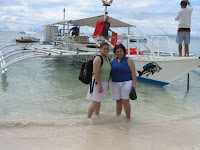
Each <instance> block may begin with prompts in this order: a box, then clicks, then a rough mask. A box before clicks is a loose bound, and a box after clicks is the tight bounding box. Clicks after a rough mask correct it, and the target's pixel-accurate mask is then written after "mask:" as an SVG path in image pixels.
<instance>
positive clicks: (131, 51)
mask: <svg viewBox="0 0 200 150" xmlns="http://www.w3.org/2000/svg"><path fill="white" fill-rule="evenodd" d="M126 54H128V49H126ZM130 54H133V55H137V48H130ZM138 54H139V55H142V53H141V51H140V50H139V53H138Z"/></svg>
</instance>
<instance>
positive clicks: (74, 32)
mask: <svg viewBox="0 0 200 150" xmlns="http://www.w3.org/2000/svg"><path fill="white" fill-rule="evenodd" d="M69 31H72V34H71V35H72V36H79V28H78V27H77V26H75V27H73V28H71V29H70V30H69Z"/></svg>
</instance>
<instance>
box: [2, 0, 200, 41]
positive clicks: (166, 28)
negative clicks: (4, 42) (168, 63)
mask: <svg viewBox="0 0 200 150" xmlns="http://www.w3.org/2000/svg"><path fill="white" fill-rule="evenodd" d="M180 1H181V0H113V3H112V4H111V6H110V7H108V15H109V16H111V17H113V18H116V19H118V20H121V21H124V22H126V23H129V24H132V25H136V28H135V29H133V30H131V32H134V33H135V34H148V35H176V30H177V25H178V23H177V21H175V20H174V18H175V16H176V13H177V11H178V10H180ZM190 3H191V4H192V6H193V8H194V10H193V14H192V26H191V29H192V32H191V35H192V36H196V37H200V21H199V20H200V0H190ZM0 4H1V5H0V30H2V31H22V30H23V31H36V32H42V31H43V27H44V25H46V24H51V23H55V22H58V21H62V20H63V9H64V8H65V10H66V13H65V16H66V20H74V19H81V18H87V17H92V16H97V15H103V14H104V10H105V8H104V7H103V6H102V1H101V0H0ZM88 31H89V30H88Z"/></svg>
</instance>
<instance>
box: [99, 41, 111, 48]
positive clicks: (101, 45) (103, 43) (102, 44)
mask: <svg viewBox="0 0 200 150" xmlns="http://www.w3.org/2000/svg"><path fill="white" fill-rule="evenodd" d="M104 45H108V46H109V44H108V43H107V42H102V43H101V44H100V48H102V47H103V46H104Z"/></svg>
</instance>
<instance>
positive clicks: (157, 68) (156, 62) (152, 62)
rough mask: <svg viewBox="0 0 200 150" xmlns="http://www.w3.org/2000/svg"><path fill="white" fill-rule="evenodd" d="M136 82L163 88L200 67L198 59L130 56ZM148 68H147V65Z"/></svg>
mask: <svg viewBox="0 0 200 150" xmlns="http://www.w3.org/2000/svg"><path fill="white" fill-rule="evenodd" d="M131 58H132V59H133V60H134V63H135V67H136V75H137V79H138V81H145V82H149V83H152V84H156V85H160V86H164V85H167V84H169V83H171V82H173V81H175V80H177V79H179V78H181V77H182V76H184V75H186V74H187V73H189V72H190V71H192V70H193V69H195V68H196V67H198V66H199V65H200V59H199V58H198V57H159V58H156V57H152V58H150V57H142V56H141V57H140V56H131ZM147 64H148V65H149V66H148V65H147Z"/></svg>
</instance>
